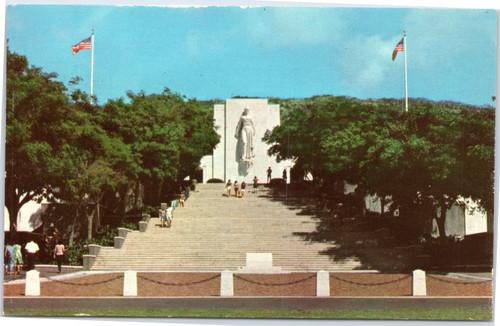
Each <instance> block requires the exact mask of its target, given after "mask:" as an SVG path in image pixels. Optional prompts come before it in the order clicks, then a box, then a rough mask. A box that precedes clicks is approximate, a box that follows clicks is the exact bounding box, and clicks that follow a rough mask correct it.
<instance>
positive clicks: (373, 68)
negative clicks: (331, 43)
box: [335, 35, 399, 97]
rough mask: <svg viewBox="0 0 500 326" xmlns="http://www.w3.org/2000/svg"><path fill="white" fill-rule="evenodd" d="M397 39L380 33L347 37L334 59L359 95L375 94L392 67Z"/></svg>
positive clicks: (349, 84)
mask: <svg viewBox="0 0 500 326" xmlns="http://www.w3.org/2000/svg"><path fill="white" fill-rule="evenodd" d="M398 41H399V39H395V38H392V39H383V38H382V37H381V36H380V35H372V36H361V37H357V38H353V39H349V40H344V43H343V46H342V48H340V49H339V52H338V53H339V56H337V57H336V58H335V60H336V61H337V64H338V65H339V67H340V69H341V75H342V79H343V80H344V82H345V83H346V86H347V87H348V88H349V89H352V90H353V92H355V93H357V94H360V95H359V96H361V94H363V95H362V97H370V96H372V95H373V94H374V93H375V91H376V90H377V88H378V87H379V86H380V85H381V83H382V82H383V81H384V78H386V76H387V75H388V71H390V70H392V69H393V66H391V64H392V59H391V55H392V51H393V50H394V47H395V46H396V44H397V42H398Z"/></svg>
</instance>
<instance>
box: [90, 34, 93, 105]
mask: <svg viewBox="0 0 500 326" xmlns="http://www.w3.org/2000/svg"><path fill="white" fill-rule="evenodd" d="M90 42H91V46H90V47H91V48H92V59H91V63H90V104H92V102H93V101H94V99H93V98H92V96H93V95H94V29H93V28H92V38H91V41H90Z"/></svg>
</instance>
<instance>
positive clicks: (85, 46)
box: [71, 36, 92, 54]
mask: <svg viewBox="0 0 500 326" xmlns="http://www.w3.org/2000/svg"><path fill="white" fill-rule="evenodd" d="M91 38H92V36H91V37H89V38H87V39H85V40H83V41H81V42H80V43H78V44H77V45H73V46H72V47H71V52H73V54H75V53H78V51H80V50H90V43H91Z"/></svg>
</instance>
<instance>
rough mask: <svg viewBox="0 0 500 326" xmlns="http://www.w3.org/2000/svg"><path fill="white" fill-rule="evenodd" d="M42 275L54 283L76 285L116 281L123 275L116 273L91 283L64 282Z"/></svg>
mask: <svg viewBox="0 0 500 326" xmlns="http://www.w3.org/2000/svg"><path fill="white" fill-rule="evenodd" d="M42 277H44V278H46V279H48V280H50V281H52V282H56V283H61V284H66V285H78V286H92V285H100V284H105V283H109V282H113V281H116V280H118V279H120V278H123V275H118V276H116V277H113V278H111V279H109V280H104V281H98V282H93V283H73V282H65V281H61V280H56V279H53V278H51V277H50V276H45V275H42Z"/></svg>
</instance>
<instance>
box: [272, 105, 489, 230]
mask: <svg viewBox="0 0 500 326" xmlns="http://www.w3.org/2000/svg"><path fill="white" fill-rule="evenodd" d="M282 106H283V107H284V118H283V119H282V124H281V126H279V127H276V128H275V129H274V130H273V131H272V133H270V134H268V135H267V136H266V137H265V138H264V139H265V141H266V142H267V143H268V144H270V145H271V147H270V149H269V154H275V155H276V156H277V158H278V159H280V160H281V159H287V158H288V159H294V160H296V162H297V166H299V167H300V168H302V169H304V170H306V171H307V172H310V173H312V175H313V176H314V179H315V181H316V182H317V183H318V184H319V185H320V186H322V185H323V184H327V183H328V184H331V183H332V182H334V181H341V182H343V181H346V182H348V183H351V184H356V185H358V187H361V189H363V190H364V191H365V192H366V193H369V194H373V195H378V196H380V197H381V198H386V197H388V198H391V201H392V207H391V209H392V210H393V211H395V210H396V209H397V210H398V211H399V212H400V213H401V217H402V218H407V219H408V221H409V223H411V224H413V225H416V226H419V227H420V228H424V227H425V225H428V224H429V222H431V221H432V219H433V218H436V220H437V221H438V226H439V229H440V234H444V213H443V214H441V215H439V216H438V215H436V214H437V213H436V214H433V215H432V214H429V212H430V211H435V212H437V211H440V212H445V210H446V209H448V208H449V207H450V206H451V205H452V204H454V203H456V202H457V199H459V198H471V199H473V200H475V201H477V202H478V203H479V204H480V205H481V207H482V208H484V209H486V210H487V211H492V210H493V193H494V192H493V184H494V176H493V171H494V138H495V130H494V129H495V128H494V126H495V113H494V110H493V109H489V108H477V107H471V106H466V105H461V104H457V103H436V102H430V101H426V100H412V101H410V108H411V110H410V111H409V112H407V113H405V112H403V111H402V110H401V105H400V104H399V103H398V101H396V100H390V99H381V100H358V99H354V98H346V97H331V96H323V97H315V98H311V99H305V100H293V101H290V102H286V101H284V102H282ZM438 208H439V209H440V210H437V209H438Z"/></svg>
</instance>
